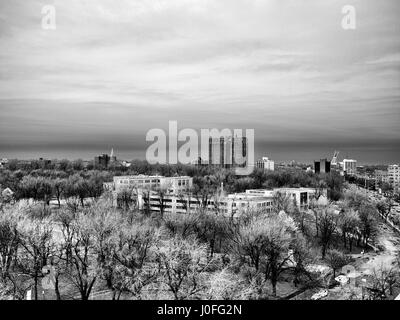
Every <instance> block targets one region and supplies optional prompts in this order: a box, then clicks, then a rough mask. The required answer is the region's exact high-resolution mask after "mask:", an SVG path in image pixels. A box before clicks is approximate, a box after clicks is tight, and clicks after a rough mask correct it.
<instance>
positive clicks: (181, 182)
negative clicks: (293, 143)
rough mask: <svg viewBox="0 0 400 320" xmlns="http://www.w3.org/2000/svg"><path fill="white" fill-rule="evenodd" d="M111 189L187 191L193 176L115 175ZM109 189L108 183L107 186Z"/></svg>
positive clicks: (191, 183) (190, 186) (176, 192)
mask: <svg viewBox="0 0 400 320" xmlns="http://www.w3.org/2000/svg"><path fill="white" fill-rule="evenodd" d="M113 180H114V181H113V186H112V189H113V190H114V191H116V192H120V191H122V190H126V189H132V190H133V189H136V190H153V191H154V190H157V189H159V188H162V189H165V190H166V191H167V192H168V193H172V194H178V193H182V192H188V191H189V190H190V189H191V188H192V186H193V178H192V177H188V176H179V177H163V176H146V175H133V176H115V177H114V179H113ZM107 188H108V189H110V188H111V187H110V185H109V184H108V186H107Z"/></svg>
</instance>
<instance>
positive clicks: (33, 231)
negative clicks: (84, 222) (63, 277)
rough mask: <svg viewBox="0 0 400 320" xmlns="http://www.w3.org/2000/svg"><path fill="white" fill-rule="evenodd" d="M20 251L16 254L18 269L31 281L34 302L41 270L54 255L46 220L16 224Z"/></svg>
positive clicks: (51, 235)
mask: <svg viewBox="0 0 400 320" xmlns="http://www.w3.org/2000/svg"><path fill="white" fill-rule="evenodd" d="M18 232H19V234H20V245H21V249H22V250H21V251H20V252H19V253H18V269H19V270H21V272H22V273H23V274H26V275H28V276H29V277H31V278H32V279H33V286H34V294H35V300H37V299H38V284H39V279H40V278H41V277H42V276H43V275H42V268H43V267H44V266H46V265H47V264H48V262H49V258H50V257H51V256H52V255H53V254H54V249H55V245H54V242H53V229H52V227H51V224H50V221H48V220H30V219H25V220H23V221H21V222H19V224H18Z"/></svg>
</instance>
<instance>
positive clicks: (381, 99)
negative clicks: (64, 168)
mask: <svg viewBox="0 0 400 320" xmlns="http://www.w3.org/2000/svg"><path fill="white" fill-rule="evenodd" d="M349 4H350V5H352V6H354V8H355V12H356V28H355V29H351V30H345V29H343V28H342V25H341V23H342V19H343V17H344V15H345V14H343V13H342V8H343V6H344V5H349ZM45 5H53V6H54V8H55V13H56V19H55V21H56V29H55V30H47V29H43V28H42V19H43V17H44V14H42V8H43V6H45ZM399 16H400V2H399V1H398V0H385V1H379V0H345V1H341V0H334V1H333V0H324V1H321V0H265V1H261V0H235V1H232V0H214V1H210V0H151V1H150V0H143V1H135V0H118V1H112V0H96V1H94V0H87V1H85V0H81V1H77V0H69V1H58V0H46V1H37V0H30V1H26V0H13V1H6V0H0V158H1V157H8V158H13V157H18V158H38V157H47V158H65V157H66V158H70V159H74V158H83V159H92V158H93V157H94V156H95V155H96V154H98V153H103V152H104V153H108V152H109V150H110V149H111V148H112V147H113V148H114V152H115V153H116V155H117V156H118V157H119V158H124V159H128V160H129V159H133V158H144V156H145V151H146V148H147V147H148V146H149V145H150V144H151V143H150V142H147V141H146V139H145V137H146V133H147V132H148V130H150V129H153V128H161V129H164V130H166V131H167V130H168V121H170V120H176V121H177V122H178V127H179V129H183V128H193V129H195V130H200V129H202V128H205V129H207V128H218V129H223V128H229V129H231V130H233V129H254V131H255V151H256V157H259V156H269V157H270V158H272V159H274V160H276V161H290V160H297V161H301V162H311V161H313V160H314V159H319V158H322V157H328V158H329V157H331V156H332V154H333V152H334V150H339V151H340V154H339V158H355V159H357V160H358V161H359V162H360V163H398V162H399V160H400V148H399V147H400V129H399V125H398V124H399V120H400V104H399V103H400V90H399V89H400V19H399Z"/></svg>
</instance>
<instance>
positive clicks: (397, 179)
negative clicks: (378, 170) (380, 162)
mask: <svg viewBox="0 0 400 320" xmlns="http://www.w3.org/2000/svg"><path fill="white" fill-rule="evenodd" d="M387 182H388V183H389V184H390V185H391V186H392V188H393V189H394V190H395V191H399V189H400V171H399V165H398V164H391V165H389V166H388V171H387Z"/></svg>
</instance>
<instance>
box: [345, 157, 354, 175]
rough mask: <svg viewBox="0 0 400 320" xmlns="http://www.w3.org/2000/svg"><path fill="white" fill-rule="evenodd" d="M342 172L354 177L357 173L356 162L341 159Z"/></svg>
mask: <svg viewBox="0 0 400 320" xmlns="http://www.w3.org/2000/svg"><path fill="white" fill-rule="evenodd" d="M343 172H344V173H346V174H348V175H355V174H356V173H357V160H353V159H343Z"/></svg>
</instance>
